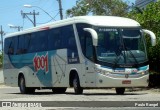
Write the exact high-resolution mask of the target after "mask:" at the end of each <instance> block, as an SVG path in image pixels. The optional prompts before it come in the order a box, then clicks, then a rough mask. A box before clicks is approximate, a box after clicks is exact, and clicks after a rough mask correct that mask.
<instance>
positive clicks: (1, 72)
mask: <svg viewBox="0 0 160 110" xmlns="http://www.w3.org/2000/svg"><path fill="white" fill-rule="evenodd" d="M1 83H4V77H3V71H2V70H0V84H1Z"/></svg>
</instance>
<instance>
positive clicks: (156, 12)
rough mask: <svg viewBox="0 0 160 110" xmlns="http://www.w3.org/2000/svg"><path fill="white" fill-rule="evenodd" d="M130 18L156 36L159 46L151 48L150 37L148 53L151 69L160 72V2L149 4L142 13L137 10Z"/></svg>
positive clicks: (132, 12) (131, 13)
mask: <svg viewBox="0 0 160 110" xmlns="http://www.w3.org/2000/svg"><path fill="white" fill-rule="evenodd" d="M128 17H130V18H132V19H135V20H136V21H138V22H139V23H140V24H141V26H142V27H143V28H146V29H149V30H151V31H153V32H154V33H155V34H156V39H157V42H156V43H157V44H156V46H154V47H151V43H150V39H149V37H146V39H147V51H148V56H149V60H150V66H151V69H153V70H155V71H158V72H159V71H160V68H159V67H160V64H159V63H160V1H158V2H156V3H151V4H149V5H148V6H147V7H146V8H145V9H144V10H142V13H140V12H139V11H138V12H137V8H136V9H134V10H132V11H131V12H130V13H129V14H128Z"/></svg>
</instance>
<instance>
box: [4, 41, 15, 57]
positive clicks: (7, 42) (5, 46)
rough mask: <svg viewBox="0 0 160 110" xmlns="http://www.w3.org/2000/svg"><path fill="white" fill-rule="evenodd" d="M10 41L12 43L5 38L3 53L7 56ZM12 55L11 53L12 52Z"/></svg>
mask: <svg viewBox="0 0 160 110" xmlns="http://www.w3.org/2000/svg"><path fill="white" fill-rule="evenodd" d="M11 41H12V39H11V38H6V39H5V43H4V52H5V53H6V54H9V48H10V46H11ZM12 53H13V52H12Z"/></svg>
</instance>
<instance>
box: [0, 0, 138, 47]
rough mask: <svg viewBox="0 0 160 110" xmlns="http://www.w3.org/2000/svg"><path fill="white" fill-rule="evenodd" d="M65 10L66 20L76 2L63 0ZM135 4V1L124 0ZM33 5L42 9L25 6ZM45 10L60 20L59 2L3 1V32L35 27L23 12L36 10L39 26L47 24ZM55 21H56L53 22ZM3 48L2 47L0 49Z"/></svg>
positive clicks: (0, 4)
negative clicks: (68, 11) (11, 26)
mask: <svg viewBox="0 0 160 110" xmlns="http://www.w3.org/2000/svg"><path fill="white" fill-rule="evenodd" d="M61 1H62V8H63V16H64V18H66V14H65V12H66V10H67V9H70V8H72V7H73V6H75V4H76V0H61ZM124 1H129V2H130V3H134V2H135V0H124ZM26 4H27V5H32V6H37V7H40V8H41V9H39V8H37V7H32V8H26V7H24V5H26ZM42 9H43V10H45V11H46V12H47V13H48V14H49V15H50V16H52V17H53V18H55V20H56V21H57V20H60V15H59V14H58V12H59V4H58V1H57V0H1V2H0V25H2V27H3V31H4V32H5V33H6V34H8V33H12V32H16V31H18V29H15V28H10V27H9V25H14V26H20V27H23V29H27V28H31V27H33V24H32V23H31V22H30V21H29V20H28V19H27V18H24V19H23V17H22V15H21V11H23V12H24V13H30V12H33V10H35V12H36V13H37V12H39V15H37V16H36V23H37V25H40V24H44V23H47V22H48V21H50V20H51V17H50V16H49V15H47V14H46V13H45V12H44V11H42ZM28 17H30V19H32V20H33V16H32V15H28ZM52 21H54V20H52ZM0 48H1V47H0Z"/></svg>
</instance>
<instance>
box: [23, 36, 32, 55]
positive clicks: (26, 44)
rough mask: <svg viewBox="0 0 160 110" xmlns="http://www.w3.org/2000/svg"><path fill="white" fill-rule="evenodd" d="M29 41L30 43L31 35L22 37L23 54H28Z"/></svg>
mask: <svg viewBox="0 0 160 110" xmlns="http://www.w3.org/2000/svg"><path fill="white" fill-rule="evenodd" d="M30 41H31V34H26V35H25V36H24V53H27V52H28V49H29V46H30Z"/></svg>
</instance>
